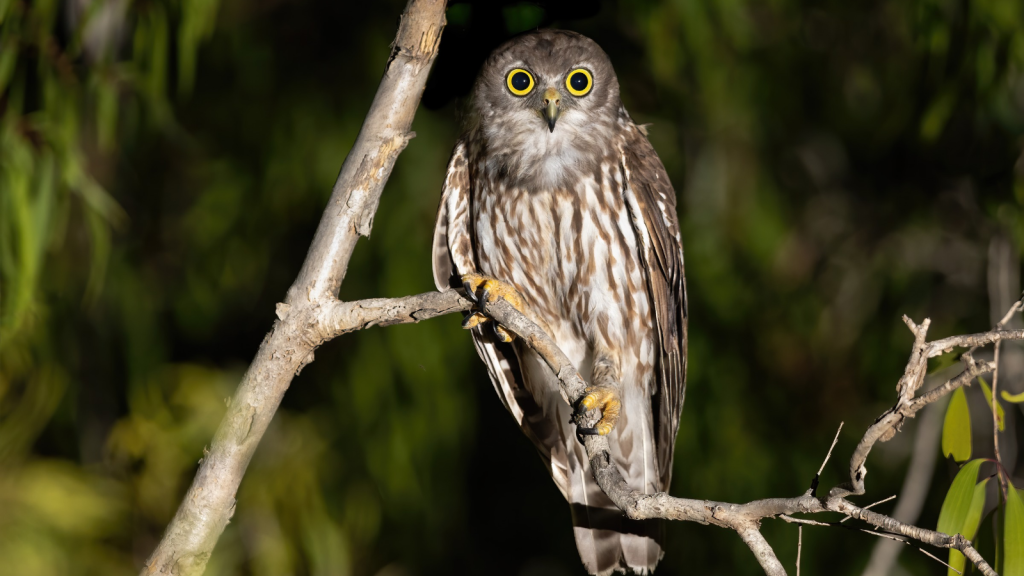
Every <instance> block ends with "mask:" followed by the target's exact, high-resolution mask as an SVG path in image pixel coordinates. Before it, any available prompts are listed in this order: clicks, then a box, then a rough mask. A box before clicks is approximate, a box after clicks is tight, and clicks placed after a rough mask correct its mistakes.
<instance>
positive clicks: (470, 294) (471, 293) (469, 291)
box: [462, 280, 480, 304]
mask: <svg viewBox="0 0 1024 576" xmlns="http://www.w3.org/2000/svg"><path fill="white" fill-rule="evenodd" d="M462 287H463V288H464V289H465V290H466V298H469V300H470V302H472V303H474V304H479V303H480V300H479V299H478V298H477V297H476V291H475V290H474V289H473V285H472V283H470V282H469V281H468V280H467V281H465V282H463V283H462Z"/></svg>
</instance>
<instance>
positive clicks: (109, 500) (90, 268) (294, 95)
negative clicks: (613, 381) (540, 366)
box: [0, 0, 1024, 575]
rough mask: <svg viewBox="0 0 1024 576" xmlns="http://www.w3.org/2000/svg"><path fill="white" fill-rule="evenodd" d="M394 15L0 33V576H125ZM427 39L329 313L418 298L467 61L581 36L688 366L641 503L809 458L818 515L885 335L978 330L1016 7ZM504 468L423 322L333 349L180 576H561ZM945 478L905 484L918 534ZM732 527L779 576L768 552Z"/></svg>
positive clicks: (449, 350)
mask: <svg viewBox="0 0 1024 576" xmlns="http://www.w3.org/2000/svg"><path fill="white" fill-rule="evenodd" d="M403 4H404V2H401V1H400V0H386V1H381V2H373V3H369V2H348V3H339V2H316V1H314V0H303V1H285V0H268V1H264V2H243V1H240V0H222V1H221V2H219V3H218V2H211V1H206V0H137V1H130V0H107V1H106V2H102V1H100V0H92V1H88V0H71V1H69V2H66V3H62V2H59V1H58V0H43V1H37V2H25V1H23V0H0V274H2V278H0V279H2V284H0V289H2V301H0V573H7V571H10V573H13V574H41V575H44V574H120V573H133V572H134V571H135V570H136V569H137V568H138V566H140V565H141V563H142V561H143V560H144V559H145V557H146V556H147V555H148V553H149V552H150V551H151V550H152V548H153V546H154V545H155V543H156V541H157V539H158V538H159V537H160V534H161V531H162V529H163V527H164V526H165V525H166V523H167V521H168V520H169V519H170V517H171V516H172V515H173V513H174V510H175V508H176V506H177V502H178V501H179V499H180V498H181V496H182V494H183V493H184V490H185V488H186V487H187V485H188V483H189V482H190V480H191V477H192V474H193V473H194V471H195V468H196V463H197V462H198V460H199V459H200V458H202V456H203V447H204V445H205V444H206V443H207V442H209V439H210V438H211V437H212V434H213V431H214V429H215V427H216V425H217V423H218V421H219V418H220V416H221V414H222V413H223V410H224V400H225V398H227V397H228V396H230V394H231V393H232V389H233V387H234V386H235V385H236V383H237V382H238V379H239V377H240V375H241V372H242V370H244V367H245V366H246V365H247V364H248V362H249V360H250V359H251V357H252V355H253V353H254V351H255V350H256V347H257V346H258V344H259V342H260V341H261V339H262V337H263V335H264V334H265V332H266V330H268V329H269V327H270V324H271V322H272V319H273V309H274V303H275V302H277V301H278V300H279V299H280V298H281V296H282V295H283V294H284V292H285V290H286V289H287V287H288V285H289V284H290V282H291V280H292V279H293V278H294V276H295V274H296V272H297V271H298V268H299V265H300V263H301V261H302V258H303V257H304V255H305V250H306V248H307V247H308V244H309V241H310V239H311V238H312V234H313V230H314V229H315V226H316V223H317V221H318V219H319V214H320V212H321V210H322V209H323V207H324V203H325V202H326V199H327V197H328V196H329V194H330V190H331V187H332V185H333V182H334V179H335V177H336V175H337V171H338V168H339V166H340V165H341V162H342V160H343V158H344V156H345V154H346V152H347V150H348V148H349V146H350V145H351V143H352V142H353V141H354V139H355V136H356V133H357V131H358V129H359V126H360V124H361V122H362V118H363V115H364V114H365V111H366V109H367V107H368V105H369V102H370V100H371V98H372V95H373V93H374V91H375V90H376V86H377V83H378V81H379V78H380V74H381V70H382V67H383V64H384V62H385V61H386V59H387V56H388V52H389V43H390V41H391V39H392V38H393V35H394V32H395V28H396V23H397V15H398V14H399V13H400V12H401V9H402V6H403ZM449 15H450V24H449V27H448V29H447V30H446V31H445V35H444V37H443V40H442V46H441V56H440V58H439V60H438V62H437V65H436V67H435V70H434V72H433V74H432V77H431V79H430V82H429V84H428V89H427V92H426V94H425V95H424V106H423V108H422V109H421V110H420V112H419V114H418V116H417V118H416V121H415V124H414V126H413V128H414V130H415V131H416V132H417V137H416V139H414V140H413V141H412V143H411V144H410V145H409V147H408V149H407V150H406V151H405V152H404V153H403V155H402V156H401V158H400V159H399V161H398V164H397V166H396V169H395V172H394V174H393V176H392V178H391V181H390V182H389V183H388V186H387V189H386V190H385V193H384V198H383V201H382V203H381V207H380V211H379V212H378V214H377V217H376V219H375V227H374V234H373V236H372V238H371V239H370V240H369V241H368V242H363V243H361V245H360V247H359V248H358V249H357V251H356V254H355V256H354V259H353V262H352V264H351V267H350V272H349V274H348V278H347V280H346V283H345V285H344V286H343V288H342V294H341V296H342V297H343V298H345V299H354V298H361V297H370V296H401V295H404V294H411V293H417V292H423V291H426V290H430V289H432V281H431V275H430V271H429V249H428V247H429V242H430V234H431V229H432V227H433V222H434V210H435V208H436V202H437V199H438V195H439V190H440V185H441V181H442V177H443V170H444V167H445V163H446V160H447V156H448V151H449V150H450V149H451V146H452V145H453V143H454V141H455V138H456V137H457V135H458V132H459V125H458V119H459V110H460V102H461V99H462V98H463V97H464V96H465V95H466V93H467V92H468V89H469V86H470V84H471V82H472V79H473V75H474V74H475V72H476V69H477V67H478V66H479V64H480V62H481V61H482V60H483V58H485V57H486V55H487V54H488V53H489V51H490V50H491V49H493V48H494V47H495V46H496V45H497V44H498V43H499V42H501V41H502V40H503V39H504V38H507V37H508V36H509V35H511V34H515V33H518V32H521V31H523V30H528V29H530V28H532V27H535V26H562V27H566V28H571V29H575V30H578V31H580V32H583V33H585V34H588V35H590V36H591V37H593V38H594V39H595V40H597V41H598V42H599V43H600V44H601V45H602V46H603V47H604V48H605V50H606V51H607V52H608V53H609V55H610V56H611V58H612V61H613V62H614V63H615V65H616V69H617V71H618V74H619V77H620V83H621V85H622V93H623V99H624V100H625V103H626V106H627V108H628V109H629V110H630V111H631V113H632V114H633V115H634V117H635V118H636V119H637V121H638V122H650V123H652V124H653V125H652V127H651V138H652V141H653V142H654V145H655V148H656V149H657V150H658V152H659V155H660V156H661V158H662V160H663V161H664V162H665V164H666V166H667V168H668V170H669V174H670V176H671V177H672V180H673V182H674V183H675V185H676V189H677V191H678V192H679V196H680V212H681V217H682V229H683V236H684V243H685V246H686V258H687V275H688V282H689V290H690V306H691V307H690V311H691V325H690V326H691V334H692V342H691V348H690V364H689V366H690V376H689V392H688V395H687V396H688V398H687V405H686V407H685V410H684V415H683V419H682V425H681V430H680V437H679V444H678V449H677V455H676V467H677V469H676V473H675V478H674V484H673V492H674V493H677V494H685V495H687V496H693V497H703V498H712V499H721V500H729V501H744V500H748V499H753V498H761V497H767V496H781V495H795V494H798V493H801V492H802V491H803V490H805V489H806V487H807V484H808V482H809V481H810V479H811V477H812V476H813V475H814V472H815V471H816V470H817V467H818V466H819V465H820V461H821V458H822V457H823V456H824V452H825V450H826V449H827V447H828V442H829V440H830V439H831V437H832V434H833V431H834V429H835V426H836V425H837V424H838V422H839V421H840V420H844V421H845V422H846V427H845V428H844V430H843V434H842V437H841V439H840V444H839V446H837V448H836V452H835V454H836V456H835V457H834V458H833V460H832V463H830V465H829V468H828V469H827V471H826V473H825V477H824V478H823V479H822V482H823V484H825V485H828V484H829V483H830V482H838V481H840V480H841V479H842V478H843V475H844V474H845V468H846V460H845V458H846V457H847V455H848V454H849V453H850V450H851V448H852V446H853V445H854V443H855V442H856V440H857V439H858V437H859V435H860V434H861V433H862V432H863V430H864V429H865V427H866V426H867V425H868V424H869V423H870V422H872V421H873V419H874V418H875V417H876V416H878V414H880V413H881V412H882V411H884V410H885V409H886V408H887V407H888V406H890V405H891V404H892V402H893V401H894V399H895V390H894V388H895V383H896V381H897V379H898V378H899V375H900V374H901V373H902V369H903V363H904V362H905V359H906V355H907V354H908V352H909V348H910V344H911V341H912V339H911V337H910V334H909V332H908V331H907V330H906V328H905V327H904V326H903V325H902V323H901V322H900V321H899V317H900V314H903V313H906V314H909V315H911V316H912V317H913V318H915V319H917V320H920V319H922V318H923V317H925V316H928V317H931V318H932V320H933V324H932V329H931V334H932V336H933V337H940V336H945V335H949V334H953V333H959V332H967V331H977V330H982V329H985V328H987V327H988V326H989V325H990V324H991V319H990V314H989V292H988V281H987V279H986V267H987V254H988V247H989V244H990V242H991V241H992V239H993V238H994V237H997V236H1000V235H1005V236H1008V237H1010V238H1011V239H1012V244H1013V245H1014V247H1015V248H1016V249H1017V250H1018V251H1019V250H1020V249H1021V248H1022V247H1024V222H1022V215H1024V212H1022V204H1024V165H1022V163H1021V161H1020V160H1019V157H1020V153H1021V147H1022V140H1021V136H1022V134H1024V6H1022V5H1020V4H1019V3H1016V2H1007V1H1004V0H984V1H976V2H966V1H958V0H915V1H912V2H897V1H895V0H889V1H878V2H857V3H850V2H838V1H834V0H833V1H828V0H816V1H809V0H775V1H772V2H756V1H753V0H727V1H722V0H714V1H712V0H674V1H664V2H655V1H653V0H621V1H618V2H610V1H606V2H596V1H591V2H588V1H583V0H577V1H573V2H568V1H567V2H536V3H522V2H505V1H497V0H494V1H485V0H480V1H475V2H458V3H453V5H452V6H451V7H450V8H449ZM1004 353H1005V349H1004ZM1022 385H1024V383H1021V382H1014V381H1004V380H1003V379H1001V380H1000V390H1001V391H1007V392H1009V393H1011V394H1013V393H1019V392H1021V386H1022ZM966 395H967V400H968V404H970V405H971V407H972V411H973V408H974V407H981V408H983V407H982V406H981V404H982V402H983V399H982V393H981V391H980V390H978V389H977V388H976V387H975V388H972V389H969V390H967V391H966ZM1010 406H1011V405H1009V404H1008V405H1007V407H1006V418H1007V426H1008V428H1010V429H1015V428H1012V426H1013V424H1014V422H1015V421H1016V422H1018V424H1019V422H1020V417H1019V416H1020V415H1019V412H1018V410H1019V406H1020V405H1018V404H1014V405H1012V406H1013V407H1012V408H1011V407H1010ZM1015 418H1016V420H1014V419H1015ZM1017 429H1019V428H1017ZM913 430H914V428H913V423H909V424H908V427H907V430H906V431H905V432H904V433H903V434H901V435H898V436H897V438H896V439H894V440H893V441H892V442H889V443H887V444H884V445H880V446H879V447H878V448H876V450H875V451H874V452H873V453H872V457H871V460H870V461H869V463H868V466H869V469H870V470H871V476H870V478H869V480H868V488H869V490H870V494H869V497H870V496H877V497H878V498H877V499H881V498H882V497H884V496H887V495H889V494H893V493H896V492H898V491H899V489H900V485H901V482H902V478H903V474H904V472H905V467H906V461H907V454H908V453H909V450H910V446H911V443H912V434H913ZM978 432H979V431H978V430H975V439H976V441H975V443H974V449H973V454H974V457H978V458H982V457H986V455H987V454H986V452H985V450H986V449H988V450H990V449H991V448H990V446H991V442H990V440H991V436H989V438H988V440H989V441H988V443H987V444H986V443H985V439H984V438H983V437H982V435H981V434H979V433H978ZM986 446H987V447H988V448H986ZM532 452H533V449H532V447H530V445H529V443H528V441H527V440H526V439H525V438H524V437H523V436H522V434H521V433H520V432H519V431H518V430H517V429H516V427H515V426H514V423H513V420H512V419H511V418H509V417H508V415H507V414H506V413H505V412H504V410H503V409H502V408H501V405H500V402H499V401H498V399H497V398H495V397H494V393H493V391H492V390H491V386H490V384H489V383H488V382H487V379H486V375H485V373H484V371H483V370H482V368H481V366H480V365H479V362H478V361H477V360H476V358H475V354H474V352H473V351H472V346H471V344H470V341H469V339H468V337H467V335H466V334H464V333H463V332H461V331H460V329H459V325H458V319H457V318H442V319H438V320H434V321H431V322H427V323H424V324H420V325H415V326H396V327H390V328H387V329H384V330H380V329H374V330H369V331H366V332H363V333H359V334H354V335H351V336H346V337H344V338H342V339H340V340H339V341H337V342H332V343H330V344H328V345H326V346H324V347H323V348H322V349H321V350H319V351H318V352H317V361H316V362H315V363H313V364H312V365H310V366H309V367H307V368H306V369H305V370H304V371H303V372H302V374H301V375H300V377H299V378H297V379H296V380H295V382H294V385H293V387H292V390H290V391H289V393H288V396H287V397H286V399H285V402H284V404H283V406H282V408H281V411H280V412H279V414H278V415H277V417H276V418H275V421H274V424H273V425H272V427H271V429H270V431H269V432H268V434H267V436H266V438H265V439H264V441H263V443H262V445H261V446H260V448H259V450H258V452H257V454H256V457H255V458H254V460H253V462H252V464H251V466H250V468H249V473H248V475H247V476H246V479H245V481H244V482H243V485H242V488H241V490H240V492H239V495H238V506H237V511H236V514H235V517H234V519H233V521H232V523H231V525H230V526H229V528H228V530H227V531H226V532H225V534H224V536H223V537H222V539H221V542H220V544H219V545H218V548H217V551H216V553H215V554H214V556H213V558H212V561H211V564H210V568H209V571H208V573H210V574H260V575H262V574H266V575H280V574H383V575H400V574H432V573H459V574H463V573H465V574H574V573H579V571H580V569H579V567H578V566H579V564H578V560H577V557H576V551H575V549H574V546H573V541H572V537H571V531H570V521H569V511H568V507H567V506H566V505H565V504H564V501H563V500H562V499H561V497H560V495H559V494H558V492H557V490H555V488H554V486H553V485H552V483H551V481H550V479H549V478H548V477H547V474H546V472H545V471H544V469H543V467H542V466H540V465H539V464H538V462H537V460H536V457H535V456H534V455H533V453H532ZM1004 462H1005V463H1007V464H1008V466H1009V467H1010V468H1011V472H1013V469H1014V468H1015V469H1016V470H1024V467H1022V466H1020V465H1018V464H1017V462H1018V458H1017V454H1016V453H1014V454H1011V455H1009V456H1007V455H1006V454H1005V453H1004ZM955 472H956V468H955V466H953V465H951V464H948V463H942V464H940V465H939V466H938V467H937V473H936V474H935V479H934V481H933V487H932V489H931V491H930V492H929V499H928V502H927V504H926V506H925V512H924V513H923V515H922V518H921V520H920V524H921V525H923V526H934V525H935V523H936V521H937V518H938V514H939V509H940V507H941V504H942V500H943V495H944V494H945V493H946V491H947V489H948V488H949V486H950V484H951V482H952V479H953V476H954V475H955ZM1015 478H1016V479H1015V480H1014V482H1015V483H1016V485H1024V482H1021V481H1020V480H1021V479H1022V475H1021V473H1020V472H1017V473H1016V476H1015ZM865 503H866V502H865ZM887 506H890V505H888V504H887V505H883V506H880V508H881V509H882V511H887V508H886V507H887ZM888 510H891V508H888ZM764 526H765V533H766V536H767V537H768V538H769V540H770V541H771V542H772V543H773V544H774V545H775V547H776V550H777V552H778V554H779V556H780V558H781V559H782V560H783V562H784V563H786V564H787V565H789V566H791V565H792V563H793V562H794V560H795V554H796V530H795V528H794V527H793V526H791V525H788V524H784V523H781V522H766V523H765V525H764ZM669 536H670V542H669V546H668V551H667V554H666V557H665V559H664V562H663V567H662V568H661V570H660V571H659V573H667V574H674V573H691V574H757V573H758V569H757V566H756V564H755V562H754V561H753V559H752V558H750V557H749V551H748V550H747V549H746V547H745V546H744V545H743V544H742V543H741V542H740V541H739V540H738V539H737V538H735V536H734V535H732V534H730V533H727V532H725V531H722V530H716V529H712V528H708V527H703V526H690V525H682V524H674V525H672V526H671V527H670V530H669ZM873 545H874V540H872V539H871V537H870V536H867V535H863V536H858V535H857V534H854V533H851V532H846V531H828V530H805V534H804V546H803V569H804V570H805V571H806V572H808V573H830V574H831V573H849V574H854V573H859V571H860V570H861V569H862V568H863V566H864V565H865V563H866V562H867V557H868V555H869V553H870V550H871V547H872V546H873ZM985 546H988V548H986V547H985ZM982 547H983V548H982V552H983V553H985V554H986V555H988V556H989V557H990V556H991V553H992V548H991V547H992V543H991V542H989V543H987V544H986V543H985V542H982ZM901 565H902V567H903V569H905V570H907V571H910V572H911V573H920V574H924V573H938V571H940V570H943V569H944V568H942V567H941V566H939V565H937V564H934V563H932V562H931V561H930V560H928V559H927V558H926V557H924V556H923V555H913V556H911V555H910V554H905V555H904V557H903V558H902V559H901Z"/></svg>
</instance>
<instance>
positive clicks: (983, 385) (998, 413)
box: [978, 376, 1006, 432]
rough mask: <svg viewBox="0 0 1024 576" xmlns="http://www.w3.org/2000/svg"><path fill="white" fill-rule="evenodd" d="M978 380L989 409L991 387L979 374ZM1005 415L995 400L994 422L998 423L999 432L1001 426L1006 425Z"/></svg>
mask: <svg viewBox="0 0 1024 576" xmlns="http://www.w3.org/2000/svg"><path fill="white" fill-rule="evenodd" d="M978 382H980V383H981V391H982V393H984V394H985V406H988V409H989V410H991V409H992V389H991V388H989V387H988V382H985V379H984V378H982V377H981V376H979V377H978ZM1005 417H1006V415H1005V414H1003V405H1002V404H1000V403H999V402H998V401H997V402H996V422H998V423H999V424H998V425H999V431H1000V432H1002V431H1003V428H1005V427H1006V425H1005V424H1004V421H1005Z"/></svg>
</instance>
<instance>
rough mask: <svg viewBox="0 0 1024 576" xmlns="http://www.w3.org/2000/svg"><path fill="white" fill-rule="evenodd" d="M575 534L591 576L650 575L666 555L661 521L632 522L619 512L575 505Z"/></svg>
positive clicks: (577, 545)
mask: <svg viewBox="0 0 1024 576" xmlns="http://www.w3.org/2000/svg"><path fill="white" fill-rule="evenodd" d="M572 516H573V534H574V535H575V536H576V548H577V549H578V550H579V553H580V559H581V560H583V566H584V567H585V568H586V569H587V572H589V573H590V574H595V575H598V576H605V575H608V574H612V573H613V572H622V573H624V574H650V573H651V572H653V571H654V568H655V567H656V566H657V565H658V561H659V560H661V557H662V556H664V554H665V553H664V552H663V551H662V548H661V544H660V541H661V540H662V534H663V532H664V530H663V522H662V521H661V520H643V521H637V520H629V519H628V518H626V517H624V516H623V515H622V512H621V511H619V510H618V509H615V510H611V509H608V508H593V507H587V506H582V505H579V504H573V505H572Z"/></svg>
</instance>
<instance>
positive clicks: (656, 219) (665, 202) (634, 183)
mask: <svg viewBox="0 0 1024 576" xmlns="http://www.w3.org/2000/svg"><path fill="white" fill-rule="evenodd" d="M630 124H631V125H630V129H629V130H628V132H627V136H626V139H625V141H624V142H623V146H622V157H621V162H622V171H623V176H624V181H625V190H624V194H625V199H626V205H627V206H628V208H629V212H630V217H631V219H632V222H633V228H634V230H635V231H636V235H637V238H638V239H639V240H640V245H641V248H640V256H641V259H642V261H643V265H644V268H645V270H646V272H647V290H648V293H649V295H650V296H651V301H652V302H653V304H654V305H653V312H654V322H655V326H656V327H657V333H658V338H659V340H660V342H659V344H660V346H659V347H658V350H660V356H659V357H658V369H657V371H656V373H655V374H656V379H657V385H656V388H655V389H654V390H652V391H651V407H652V410H651V411H652V414H653V416H654V432H655V446H656V449H657V455H658V465H659V467H660V477H661V481H662V486H663V488H664V489H665V490H668V486H669V482H670V481H671V479H672V455H673V453H674V451H675V443H676V432H677V431H678V430H679V414H680V412H682V409H683V399H684V398H685V396H686V317H687V310H686V280H685V275H684V270H683V243H682V239H681V238H680V235H679V221H678V217H677V216H676V193H675V190H673V189H672V183H671V182H670V181H669V179H668V174H667V173H666V172H665V167H664V166H663V165H662V163H661V159H659V158H658V155H657V154H656V153H655V152H654V147H653V146H651V143H650V142H648V141H647V137H646V136H645V135H644V134H643V133H641V131H640V129H639V128H638V127H636V126H633V125H632V123H630Z"/></svg>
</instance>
